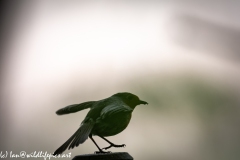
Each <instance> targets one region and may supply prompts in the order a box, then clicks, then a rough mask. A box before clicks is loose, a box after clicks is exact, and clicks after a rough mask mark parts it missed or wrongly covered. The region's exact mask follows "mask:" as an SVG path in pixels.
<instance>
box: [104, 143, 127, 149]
mask: <svg viewBox="0 0 240 160" xmlns="http://www.w3.org/2000/svg"><path fill="white" fill-rule="evenodd" d="M111 147H116V148H119V147H124V148H125V147H126V144H122V145H116V144H111V145H110V146H108V147H105V148H102V149H104V150H107V149H109V148H111Z"/></svg>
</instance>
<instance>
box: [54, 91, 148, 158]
mask: <svg viewBox="0 0 240 160" xmlns="http://www.w3.org/2000/svg"><path fill="white" fill-rule="evenodd" d="M140 104H144V105H145V104H148V103H147V102H145V101H142V100H140V99H139V97H138V96H136V95H134V94H132V93H129V92H120V93H116V94H114V95H112V96H110V97H108V98H105V99H102V100H99V101H88V102H83V103H80V104H73V105H69V106H66V107H64V108H61V109H59V110H57V111H56V114H57V115H65V114H70V113H75V112H78V111H81V110H84V109H87V108H90V110H89V112H88V113H87V115H86V117H85V118H84V120H83V121H82V123H81V125H80V127H79V128H78V129H77V131H76V132H75V133H74V134H73V135H72V136H71V137H70V138H69V139H68V140H67V141H66V142H65V143H64V144H63V145H61V146H60V147H59V148H58V149H57V150H56V151H55V152H54V153H53V155H60V154H62V153H63V152H64V151H65V150H66V149H67V148H68V149H73V148H74V147H78V146H79V144H82V143H84V142H85V141H86V140H87V139H88V137H89V138H90V139H91V140H92V142H93V143H94V144H95V145H96V147H97V148H98V150H99V151H96V152H95V153H97V154H98V153H110V152H106V151H103V150H107V149H110V148H111V147H117V148H118V147H125V146H126V145H125V144H121V145H117V144H114V143H112V142H110V141H109V140H107V139H106V138H105V137H109V136H114V135H116V134H119V133H120V132H122V131H123V130H124V129H125V128H126V127H127V126H128V124H129V122H130V120H131V117H132V112H133V110H134V109H135V107H136V106H137V105H140ZM93 136H99V137H100V138H102V139H103V140H105V141H106V142H107V143H109V146H108V147H105V148H102V149H101V148H100V147H99V146H98V144H97V143H96V141H95V140H94V139H93Z"/></svg>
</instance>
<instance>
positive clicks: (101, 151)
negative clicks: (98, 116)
mask: <svg viewBox="0 0 240 160" xmlns="http://www.w3.org/2000/svg"><path fill="white" fill-rule="evenodd" d="M89 138H90V139H91V140H92V141H93V143H94V144H95V145H96V146H97V148H98V150H99V152H98V151H96V152H95V153H97V154H98V153H111V152H104V151H103V150H101V149H100V148H99V146H98V145H97V143H96V142H95V140H94V139H93V137H92V134H90V135H89Z"/></svg>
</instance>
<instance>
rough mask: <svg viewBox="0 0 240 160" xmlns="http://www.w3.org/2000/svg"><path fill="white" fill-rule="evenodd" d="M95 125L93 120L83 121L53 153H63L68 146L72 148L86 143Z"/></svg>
mask: <svg viewBox="0 0 240 160" xmlns="http://www.w3.org/2000/svg"><path fill="white" fill-rule="evenodd" d="M93 125H94V124H93V123H92V122H88V123H83V124H82V125H81V126H80V128H79V129H78V130H77V131H76V132H75V133H74V134H73V135H72V136H71V137H70V138H69V139H68V140H67V141H66V142H65V143H64V144H63V145H61V146H60V147H59V148H58V149H57V150H56V151H55V152H54V153H53V155H59V154H62V153H63V152H64V151H65V150H66V149H67V148H68V149H71V148H74V147H75V146H76V147H77V146H78V145H79V144H82V143H84V142H85V141H86V139H87V138H88V136H89V134H90V133H91V130H92V128H93Z"/></svg>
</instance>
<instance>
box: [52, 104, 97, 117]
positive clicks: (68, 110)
mask: <svg viewBox="0 0 240 160" xmlns="http://www.w3.org/2000/svg"><path fill="white" fill-rule="evenodd" d="M94 103H95V101H89V102H84V103H80V104H72V105H69V106H66V107H64V108H61V109H59V110H57V111H56V114H57V115H63V114H69V113H75V112H78V111H81V110H84V109H87V108H92V107H93V105H94Z"/></svg>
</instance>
